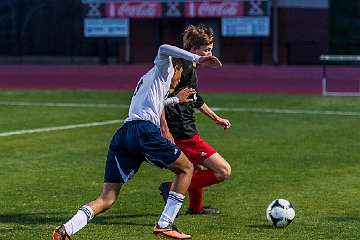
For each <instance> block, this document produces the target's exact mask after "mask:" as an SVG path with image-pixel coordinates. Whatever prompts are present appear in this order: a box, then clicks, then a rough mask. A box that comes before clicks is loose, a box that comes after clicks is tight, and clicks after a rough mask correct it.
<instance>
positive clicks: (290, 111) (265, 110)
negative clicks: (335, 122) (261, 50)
mask: <svg viewBox="0 0 360 240" xmlns="http://www.w3.org/2000/svg"><path fill="white" fill-rule="evenodd" d="M0 105H7V106H44V107H89V108H98V107H99V108H129V105H124V104H106V103H50V102H49V103H36V102H11V101H0ZM212 110H213V111H218V112H221V111H223V112H258V113H284V114H285V113H287V114H312V115H336V116H360V112H342V111H330V110H329V111H321V110H302V109H276V108H222V107H214V108H212Z"/></svg>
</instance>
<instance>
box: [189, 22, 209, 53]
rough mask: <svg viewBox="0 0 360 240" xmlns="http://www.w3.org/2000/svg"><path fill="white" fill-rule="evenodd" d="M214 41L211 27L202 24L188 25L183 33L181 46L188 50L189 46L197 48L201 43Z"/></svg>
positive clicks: (205, 43)
mask: <svg viewBox="0 0 360 240" xmlns="http://www.w3.org/2000/svg"><path fill="white" fill-rule="evenodd" d="M212 43H214V31H213V29H212V28H211V27H207V26H205V25H203V24H199V25H197V26H194V25H189V26H187V27H186V29H185V31H184V33H183V47H184V49H185V50H187V51H190V50H191V48H193V47H194V48H195V49H197V48H199V47H200V46H202V45H210V44H212Z"/></svg>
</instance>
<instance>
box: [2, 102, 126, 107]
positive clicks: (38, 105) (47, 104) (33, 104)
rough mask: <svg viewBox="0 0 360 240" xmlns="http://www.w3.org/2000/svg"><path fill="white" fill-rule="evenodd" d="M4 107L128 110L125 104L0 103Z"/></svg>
mask: <svg viewBox="0 0 360 240" xmlns="http://www.w3.org/2000/svg"><path fill="white" fill-rule="evenodd" d="M0 105H4V106H24V107H26V106H28V107H32V106H37V107H79V108H129V105H125V104H106V103H52V102H49V103H42V102H38V103H37V102H10V101H0Z"/></svg>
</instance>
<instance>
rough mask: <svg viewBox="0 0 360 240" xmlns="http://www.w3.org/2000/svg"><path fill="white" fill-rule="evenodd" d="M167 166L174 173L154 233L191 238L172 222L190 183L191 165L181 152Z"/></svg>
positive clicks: (177, 237) (178, 237)
mask: <svg viewBox="0 0 360 240" xmlns="http://www.w3.org/2000/svg"><path fill="white" fill-rule="evenodd" d="M168 168H169V169H170V170H171V171H173V172H174V173H175V174H176V177H175V180H174V182H173V184H172V186H171V189H170V192H169V196H168V198H167V201H166V204H165V207H164V210H163V212H162V214H161V216H160V219H159V221H158V223H157V225H156V226H155V227H154V234H156V235H161V236H164V237H170V238H175V239H191V236H190V235H188V234H185V233H182V232H181V231H180V230H178V229H177V228H176V227H175V225H173V222H174V220H175V218H176V216H177V214H178V212H179V210H180V208H181V206H182V204H183V201H184V198H185V193H186V191H187V189H188V187H189V185H190V182H191V178H192V174H193V165H192V164H191V162H190V161H189V160H188V159H187V157H186V156H185V155H184V154H183V153H181V154H180V155H179V157H178V159H177V160H176V161H175V162H173V163H171V164H170V165H169V166H168Z"/></svg>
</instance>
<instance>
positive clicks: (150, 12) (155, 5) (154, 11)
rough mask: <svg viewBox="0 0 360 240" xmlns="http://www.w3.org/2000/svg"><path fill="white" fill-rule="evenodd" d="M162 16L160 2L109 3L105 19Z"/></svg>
mask: <svg viewBox="0 0 360 240" xmlns="http://www.w3.org/2000/svg"><path fill="white" fill-rule="evenodd" d="M161 16H162V8H161V3H160V2H130V1H129V2H124V3H107V4H106V5H105V17H110V18H122V17H129V18H158V17H161Z"/></svg>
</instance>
